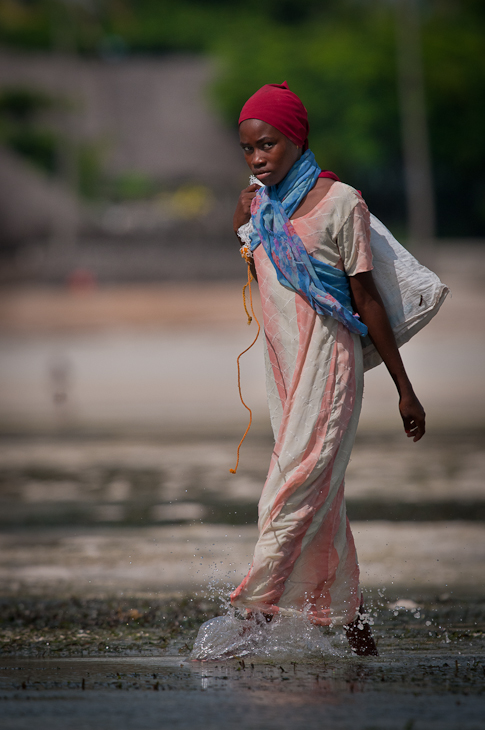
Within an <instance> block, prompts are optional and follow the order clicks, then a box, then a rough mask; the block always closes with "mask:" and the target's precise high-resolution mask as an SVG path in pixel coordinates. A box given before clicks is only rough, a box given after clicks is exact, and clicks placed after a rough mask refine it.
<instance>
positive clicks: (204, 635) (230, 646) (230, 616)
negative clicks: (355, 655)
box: [191, 609, 340, 661]
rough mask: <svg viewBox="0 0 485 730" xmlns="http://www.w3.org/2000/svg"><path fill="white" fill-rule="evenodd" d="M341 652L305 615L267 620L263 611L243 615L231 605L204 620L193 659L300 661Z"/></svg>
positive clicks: (195, 645) (193, 652)
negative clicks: (243, 617)
mask: <svg viewBox="0 0 485 730" xmlns="http://www.w3.org/2000/svg"><path fill="white" fill-rule="evenodd" d="M339 654H340V652H339V651H338V650H337V649H336V648H335V647H333V646H332V644H331V643H330V641H329V640H328V638H327V637H326V636H324V635H323V633H322V630H321V629H319V628H318V627H317V626H315V625H314V624H312V623H310V621H308V619H306V618H299V617H288V616H284V617H283V616H275V617H274V618H273V620H272V621H271V622H270V623H267V622H266V620H265V618H264V616H263V615H262V614H253V615H252V617H251V618H250V619H240V618H238V617H237V616H236V613H235V611H234V609H230V610H229V611H228V612H227V613H226V614H225V615H224V616H217V617H216V618H213V619H211V620H210V621H206V622H205V623H204V624H202V626H201V627H200V629H199V634H198V636H197V639H196V641H195V643H194V648H193V650H192V654H191V659H192V660H197V661H211V660H216V659H217V660H221V659H235V658H242V657H259V658H265V659H273V660H276V659H277V660H279V661H283V660H285V659H287V660H291V661H295V660H299V661H301V660H302V659H307V660H308V659H312V658H317V659H318V658H320V659H321V658H322V656H329V655H332V656H335V655H339Z"/></svg>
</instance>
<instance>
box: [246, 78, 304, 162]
mask: <svg viewBox="0 0 485 730" xmlns="http://www.w3.org/2000/svg"><path fill="white" fill-rule="evenodd" d="M246 119H260V120H261V121H262V122H266V124H271V126H272V127H274V128H275V129H278V130H279V131H280V132H282V134H284V135H285V137H288V139H291V141H292V142H293V143H294V144H296V145H298V147H303V151H305V150H306V149H308V132H309V129H310V127H309V125H308V113H307V110H306V109H305V107H304V106H303V104H302V103H301V101H300V99H299V98H298V96H297V95H296V94H294V93H293V91H290V90H289V88H288V84H287V83H286V81H285V82H284V83H282V84H265V85H264V86H262V87H261V88H260V89H259V90H258V91H257V92H256V93H255V94H253V95H252V96H251V97H249V99H248V100H247V102H246V103H245V104H244V106H243V108H242V111H241V115H240V117H239V124H241V122H244V121H245V120H246Z"/></svg>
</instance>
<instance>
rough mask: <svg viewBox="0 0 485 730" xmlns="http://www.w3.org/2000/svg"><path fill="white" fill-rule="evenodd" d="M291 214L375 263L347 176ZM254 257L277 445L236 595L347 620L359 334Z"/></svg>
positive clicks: (355, 580) (317, 617)
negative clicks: (347, 483)
mask: <svg viewBox="0 0 485 730" xmlns="http://www.w3.org/2000/svg"><path fill="white" fill-rule="evenodd" d="M292 223H293V226H294V228H295V230H296V232H297V234H298V235H299V237H300V238H301V240H302V242H303V244H304V245H305V247H306V249H307V251H308V253H309V254H310V255H311V256H314V257H315V258H316V259H319V260H320V261H322V262H324V263H327V264H330V265H332V266H336V267H337V268H340V269H342V270H344V271H345V272H346V273H347V274H348V275H349V276H353V275H354V274H357V273H360V272H363V271H370V270H371V269H372V253H371V249H370V221H369V212H368V210H367V206H366V204H365V203H364V201H363V200H362V198H361V197H360V195H359V194H358V193H357V191H356V190H354V189H353V188H351V187H350V186H348V185H345V184H344V183H341V182H335V183H334V184H333V185H332V187H331V188H330V190H329V192H328V193H327V195H326V196H325V197H324V198H323V199H322V200H321V201H320V202H319V203H318V204H317V205H316V206H315V207H314V208H313V210H311V211H310V213H308V214H307V215H305V216H302V217H300V218H296V219H294V220H293V221H292ZM254 261H255V265H256V271H257V275H258V284H259V289H260V293H261V301H262V305H263V321H264V332H265V337H266V348H265V364H266V387H267V395H268V403H269V409H270V414H271V423H272V426H273V432H274V437H275V447H274V451H273V455H272V458H271V464H270V468H269V472H268V477H267V479H266V483H265V485H264V488H263V492H262V495H261V499H260V502H259V523H258V525H259V538H258V542H257V543H256V548H255V551H254V558H253V562H252V565H251V568H250V570H249V573H248V574H247V576H246V578H245V579H244V580H243V582H242V583H241V585H240V586H239V587H238V588H236V590H235V591H234V592H233V593H232V595H231V601H232V604H233V606H236V607H238V608H245V609H248V610H250V611H262V612H264V613H268V614H274V613H280V614H282V615H292V614H293V615H294V614H295V613H296V614H302V613H303V614H305V615H307V616H308V618H309V619H310V620H311V621H313V622H314V623H316V624H319V625H324V626H328V625H336V624H345V623H348V622H350V621H352V620H353V619H354V618H355V615H356V612H357V609H358V606H359V602H360V591H359V567H358V563H357V555H356V551H355V545H354V541H353V537H352V533H351V530H350V525H349V521H348V519H347V515H346V509H345V500H344V477H345V470H346V467H347V464H348V461H349V458H350V453H351V450H352V446H353V443H354V439H355V433H356V429H357V423H358V420H359V415H360V409H361V403H362V389H363V365H362V345H361V338H360V336H359V335H356V334H352V333H350V332H349V330H348V329H347V328H346V327H345V325H343V324H341V323H339V322H337V320H335V319H333V318H332V317H326V316H322V315H318V314H316V312H315V311H314V310H313V309H312V308H311V307H310V305H309V304H308V303H307V302H306V301H305V300H304V299H303V298H302V297H301V296H300V295H299V294H296V293H295V292H292V291H290V290H289V289H286V288H285V287H284V286H282V285H281V284H280V283H279V282H278V279H277V276H276V272H275V270H274V267H273V264H272V263H271V261H270V260H269V259H268V256H267V254H266V252H265V250H264V248H263V246H262V245H261V246H258V248H257V249H256V250H255V252H254Z"/></svg>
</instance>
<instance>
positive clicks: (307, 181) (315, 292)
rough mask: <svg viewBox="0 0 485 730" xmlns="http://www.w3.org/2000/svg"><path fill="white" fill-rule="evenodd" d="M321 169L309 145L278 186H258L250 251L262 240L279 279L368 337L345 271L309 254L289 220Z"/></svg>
mask: <svg viewBox="0 0 485 730" xmlns="http://www.w3.org/2000/svg"><path fill="white" fill-rule="evenodd" d="M319 174H320V168H319V167H318V165H317V163H316V161H315V157H314V156H313V153H312V152H311V150H307V151H306V152H305V153H304V154H303V155H302V156H301V157H300V159H299V160H298V161H297V162H295V164H294V165H293V167H292V168H291V170H290V171H289V173H288V174H287V175H286V177H285V178H284V180H282V181H281V182H280V183H279V185H274V186H271V187H262V188H261V189H260V190H259V191H258V194H257V195H256V197H255V198H254V200H253V203H252V206H251V220H252V224H253V228H254V231H253V233H252V235H251V250H252V251H254V250H255V249H256V248H257V246H259V244H260V243H262V244H263V246H264V249H265V251H266V253H267V255H268V257H269V259H270V261H271V262H272V264H273V266H274V268H275V270H276V274H277V277H278V281H279V282H280V284H282V285H283V286H285V287H287V288H289V289H292V290H293V291H296V292H298V293H299V294H300V295H301V296H303V297H304V298H305V299H306V300H307V301H308V303H309V304H310V306H311V307H313V309H314V310H315V311H316V312H317V314H323V315H330V316H331V317H334V318H335V319H336V320H338V321H339V322H342V324H344V325H345V326H346V327H348V329H349V330H350V331H351V332H354V333H356V334H360V335H362V336H364V335H366V334H367V327H366V326H365V325H364V324H363V323H362V322H360V320H359V316H358V315H357V314H353V313H352V309H351V303H350V287H349V282H348V278H347V276H346V274H345V273H344V272H343V271H340V270H339V269H336V268H334V267H333V266H329V265H327V264H323V263H322V262H320V261H317V260H316V259H315V258H313V256H310V255H309V254H308V252H307V250H306V248H305V246H304V245H303V243H302V241H301V239H300V237H299V236H298V235H297V233H296V231H295V229H294V228H293V226H292V224H291V221H290V218H291V216H292V214H293V213H294V212H295V210H296V209H297V208H298V205H299V204H300V201H301V200H302V199H303V198H304V197H305V195H306V194H307V193H308V192H309V191H310V190H311V189H312V188H313V186H314V185H315V182H316V180H317V178H318V176H319ZM317 272H318V273H317Z"/></svg>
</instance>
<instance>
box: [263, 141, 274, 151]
mask: <svg viewBox="0 0 485 730" xmlns="http://www.w3.org/2000/svg"><path fill="white" fill-rule="evenodd" d="M273 146H274V145H273V142H265V143H264V145H263V150H270V149H271V148H272V147H273Z"/></svg>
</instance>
